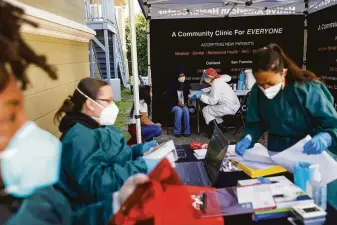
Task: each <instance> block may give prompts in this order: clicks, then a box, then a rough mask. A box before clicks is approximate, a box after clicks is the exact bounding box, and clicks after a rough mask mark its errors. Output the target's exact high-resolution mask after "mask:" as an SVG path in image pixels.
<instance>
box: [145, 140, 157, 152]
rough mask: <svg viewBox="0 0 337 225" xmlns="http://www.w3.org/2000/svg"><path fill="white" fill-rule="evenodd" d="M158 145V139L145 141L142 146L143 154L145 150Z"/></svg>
mask: <svg viewBox="0 0 337 225" xmlns="http://www.w3.org/2000/svg"><path fill="white" fill-rule="evenodd" d="M157 145H158V143H157V141H156V140H153V141H149V142H145V143H144V144H143V147H142V154H144V152H147V151H149V150H150V149H151V148H153V147H156V146H157Z"/></svg>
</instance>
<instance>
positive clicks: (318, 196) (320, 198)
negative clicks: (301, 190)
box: [307, 165, 327, 210]
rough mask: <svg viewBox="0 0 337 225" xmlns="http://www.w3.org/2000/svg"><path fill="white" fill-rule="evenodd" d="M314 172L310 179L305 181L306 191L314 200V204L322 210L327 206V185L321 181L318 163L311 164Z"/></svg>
mask: <svg viewBox="0 0 337 225" xmlns="http://www.w3.org/2000/svg"><path fill="white" fill-rule="evenodd" d="M310 168H314V169H315V170H314V173H313V176H312V178H311V180H310V181H308V183H307V193H308V195H309V196H310V197H311V198H312V199H313V200H314V202H315V204H316V205H318V206H319V207H320V208H322V209H323V210H326V207H327V187H326V184H324V183H322V181H321V180H322V179H321V173H320V172H319V165H312V166H310Z"/></svg>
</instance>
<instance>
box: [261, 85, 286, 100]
mask: <svg viewBox="0 0 337 225" xmlns="http://www.w3.org/2000/svg"><path fill="white" fill-rule="evenodd" d="M282 84H283V83H282V82H281V83H279V84H277V85H274V86H271V87H269V88H267V89H263V87H261V86H259V88H260V89H261V91H262V92H263V93H264V95H265V96H266V97H267V98H268V99H273V98H275V96H276V95H277V94H278V93H279V92H280V90H281V89H282Z"/></svg>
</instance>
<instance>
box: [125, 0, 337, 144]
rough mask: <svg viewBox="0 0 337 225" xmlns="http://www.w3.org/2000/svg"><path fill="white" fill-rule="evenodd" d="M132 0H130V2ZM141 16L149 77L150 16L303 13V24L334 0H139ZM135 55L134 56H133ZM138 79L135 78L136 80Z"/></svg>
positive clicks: (136, 105)
mask: <svg viewBox="0 0 337 225" xmlns="http://www.w3.org/2000/svg"><path fill="white" fill-rule="evenodd" d="M133 1H134V0H129V2H130V3H131V2H132V3H133ZM138 2H139V5H140V7H141V9H142V11H143V14H144V16H145V17H146V19H147V21H148V26H147V28H148V30H147V37H148V77H149V81H150V84H151V83H152V81H151V80H152V79H151V61H150V20H156V19H191V18H226V17H247V16H263V15H266V16H270V15H304V17H303V18H304V21H303V22H304V23H305V24H306V15H308V14H310V13H313V12H316V11H318V10H321V9H324V8H327V7H329V6H333V5H337V0H138ZM129 10H130V16H132V13H133V12H131V11H133V4H132V7H129ZM130 22H131V24H130V27H131V30H133V32H131V33H133V34H131V36H134V35H135V31H134V29H135V28H134V26H135V24H134V21H133V22H132V21H131V20H130ZM303 32H304V49H303V51H304V52H303V60H304V61H305V60H306V49H307V46H306V42H307V40H306V39H307V31H306V29H304V30H303ZM132 39H133V42H132V53H133V54H132V55H133V56H134V57H133V60H132V67H133V68H135V66H134V65H137V58H136V40H135V37H133V38H132ZM134 58H135V60H134ZM133 72H134V74H133V78H134V79H136V78H137V77H138V75H137V73H138V72H136V71H133ZM137 81H138V80H135V81H134V83H135V84H136V83H137ZM134 97H135V99H134V101H135V108H136V109H138V108H139V98H138V94H137V95H135V96H134ZM137 137H138V138H137V139H138V142H139V140H140V122H139V118H137Z"/></svg>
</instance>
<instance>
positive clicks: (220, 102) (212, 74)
mask: <svg viewBox="0 0 337 225" xmlns="http://www.w3.org/2000/svg"><path fill="white" fill-rule="evenodd" d="M204 76H205V78H204V79H205V82H206V83H208V84H210V85H211V91H210V93H209V94H201V93H197V94H195V95H193V96H192V98H193V99H198V98H200V101H202V102H203V103H205V104H207V105H208V106H206V107H204V108H203V110H202V113H203V115H204V118H205V121H206V124H207V125H211V126H213V125H214V124H215V123H217V124H221V123H222V122H223V119H222V117H223V116H225V115H234V114H235V113H236V112H237V111H238V110H239V108H240V101H239V98H238V96H237V95H236V94H235V92H234V91H233V89H232V88H231V87H230V86H229V85H228V84H227V82H229V81H230V80H231V77H230V76H228V75H222V76H220V75H219V74H217V72H216V71H215V69H213V68H209V69H207V70H205V72H204Z"/></svg>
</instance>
